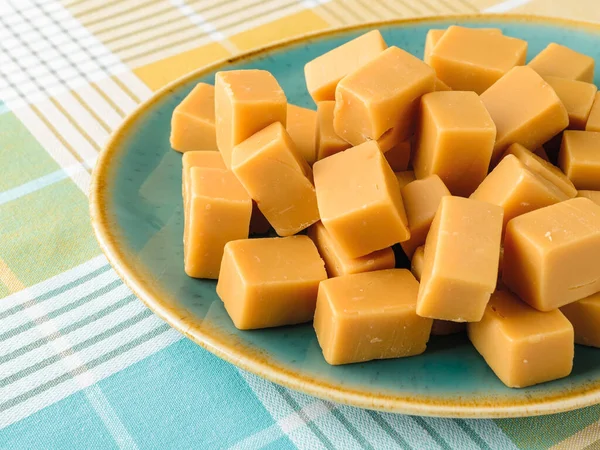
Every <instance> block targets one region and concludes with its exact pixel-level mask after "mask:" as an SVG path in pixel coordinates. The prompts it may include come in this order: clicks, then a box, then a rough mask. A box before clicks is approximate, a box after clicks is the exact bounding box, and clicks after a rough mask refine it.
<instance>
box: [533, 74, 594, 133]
mask: <svg viewBox="0 0 600 450" xmlns="http://www.w3.org/2000/svg"><path fill="white" fill-rule="evenodd" d="M544 80H546V82H547V83H548V84H549V85H550V86H552V89H554V92H556V95H558V98H560V101H561V102H562V103H563V105H565V108H567V113H568V114H569V128H570V129H572V130H583V129H585V124H586V123H587V121H588V117H589V115H590V112H591V110H592V105H593V103H594V98H595V97H596V93H597V92H598V88H597V87H596V85H594V84H591V83H585V82H584V81H576V80H569V79H566V78H558V77H550V76H545V77H544Z"/></svg>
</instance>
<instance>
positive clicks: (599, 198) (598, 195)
mask: <svg viewBox="0 0 600 450" xmlns="http://www.w3.org/2000/svg"><path fill="white" fill-rule="evenodd" d="M577 197H585V198H589V199H590V200H591V201H593V202H594V203H596V204H597V205H600V191H585V190H584V191H577Z"/></svg>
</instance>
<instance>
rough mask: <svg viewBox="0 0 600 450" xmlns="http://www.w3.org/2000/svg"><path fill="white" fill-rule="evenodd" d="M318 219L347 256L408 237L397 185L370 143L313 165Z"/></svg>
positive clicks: (376, 150) (369, 251)
mask: <svg viewBox="0 0 600 450" xmlns="http://www.w3.org/2000/svg"><path fill="white" fill-rule="evenodd" d="M314 177H315V187H316V190H317V202H318V205H319V213H320V214H321V221H322V222H323V225H324V226H325V228H326V229H327V231H328V232H329V233H330V234H331V236H332V238H333V239H335V240H336V241H337V243H338V244H339V246H340V248H341V249H342V250H343V251H344V252H345V253H346V254H347V255H348V256H349V257H351V258H358V257H360V256H364V255H368V254H369V253H371V252H374V251H376V250H381V249H384V248H386V247H390V246H392V245H394V244H396V243H398V242H402V241H405V240H407V239H408V238H409V237H410V232H409V230H408V223H407V219H406V213H405V211H404V205H403V203H402V196H401V195H400V189H399V187H398V181H397V180H396V177H395V176H394V172H392V169H391V168H390V166H389V164H388V163H387V161H386V160H385V158H384V156H383V153H381V151H380V150H379V147H378V146H377V143H376V142H374V141H371V142H366V143H364V144H361V145H358V146H356V147H353V148H351V149H348V150H345V151H343V152H341V153H337V154H335V155H333V156H330V157H329V158H325V159H322V160H320V161H317V162H316V163H315V165H314Z"/></svg>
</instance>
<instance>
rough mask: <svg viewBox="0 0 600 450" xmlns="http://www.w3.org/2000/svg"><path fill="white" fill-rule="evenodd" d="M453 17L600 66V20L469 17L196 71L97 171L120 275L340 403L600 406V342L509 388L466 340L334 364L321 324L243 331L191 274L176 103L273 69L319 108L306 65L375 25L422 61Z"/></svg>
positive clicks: (352, 31) (195, 333)
mask: <svg viewBox="0 0 600 450" xmlns="http://www.w3.org/2000/svg"><path fill="white" fill-rule="evenodd" d="M451 24H461V25H467V26H474V27H480V26H481V27H499V28H501V29H502V30H503V31H504V33H505V34H507V35H510V36H514V37H518V38H522V39H525V40H527V41H528V42H529V51H528V54H529V57H530V58H531V56H532V55H535V54H537V53H538V52H539V51H540V50H541V49H542V48H544V47H545V46H546V45H547V44H548V43H550V42H559V43H562V44H564V45H567V46H569V47H572V48H574V49H576V50H579V51H581V52H583V53H586V54H588V55H591V56H593V57H595V58H596V60H598V61H600V27H594V26H593V25H589V24H584V23H576V22H569V21H563V20H552V19H542V18H535V17H528V16H486V17H482V16H458V17H452V18H441V19H437V18H436V19H422V20H411V21H393V22H385V23H377V24H370V25H364V26H359V27H355V28H348V29H342V30H337V31H328V32H324V33H319V34H314V35H310V36H305V37H302V38H299V39H295V40H292V41H288V42H284V43H278V44H276V45H274V46H271V47H268V48H265V49H261V50H258V51H254V52H252V53H249V54H246V55H242V56H239V57H235V58H232V59H230V60H227V61H223V62H221V63H218V64H215V65H212V66H210V67H207V68H203V69H200V70H198V71H196V72H193V73H191V74H189V75H187V76H185V77H184V78H182V79H180V80H178V81H176V82H174V83H172V84H171V85H169V86H167V87H166V88H164V89H162V90H161V91H159V92H157V93H156V95H154V97H152V98H151V99H150V100H149V101H147V102H146V103H144V104H143V105H141V106H140V107H139V108H138V109H137V111H135V112H134V113H133V114H132V115H131V116H130V117H129V118H128V119H127V120H126V121H125V122H124V123H123V125H122V126H121V127H120V128H119V129H118V130H117V132H116V133H115V134H114V136H113V138H112V140H111V142H110V143H109V144H108V146H107V148H106V149H105V150H104V151H103V152H102V154H101V155H100V159H99V161H98V164H97V166H96V169H95V172H94V179H93V185H92V190H91V215H92V220H93V224H94V228H95V232H96V236H97V238H98V241H99V242H100V245H101V247H102V249H103V251H104V252H105V253H106V255H107V257H108V259H109V261H110V262H111V264H112V265H113V266H114V268H115V269H116V271H117V272H118V273H119V275H120V276H121V278H123V280H124V281H125V283H127V285H128V286H129V287H130V288H131V289H132V290H133V291H134V292H135V293H136V294H137V295H138V297H139V298H140V299H141V300H142V301H143V302H144V303H145V304H146V305H147V306H148V307H149V308H150V309H151V310H153V311H154V312H155V313H156V314H157V315H158V316H160V317H161V318H163V319H164V320H165V321H166V322H168V323H169V324H170V325H172V326H173V327H174V328H176V329H177V330H179V331H180V332H181V333H183V334H184V335H186V336H187V337H189V338H190V339H192V340H193V341H195V342H197V343H198V344H200V345H201V346H203V347H204V348H206V349H208V350H209V351H211V352H213V353H215V354H217V355H218V356H220V357H221V358H223V359H225V360H227V361H229V362H231V363H232V364H236V365H238V366H240V367H242V368H244V369H246V370H248V371H250V372H253V373H255V374H258V375H260V376H262V377H264V378H267V379H269V380H271V381H274V382H275V383H279V384H281V385H284V386H287V387H289V388H292V389H296V390H298V391H302V392H305V393H308V394H312V395H315V396H317V397H321V398H325V399H329V400H332V401H335V402H341V403H346V404H349V405H355V406H360V407H363V408H371V409H379V410H386V411H393V412H399V413H406V414H418V415H431V416H448V417H516V416H529V415H537V414H549V413H555V412H559V411H564V410H569V409H574V408H579V407H583V406H587V405H590V404H594V403H598V402H600V349H593V348H587V347H581V346H577V349H576V352H575V365H574V368H573V373H572V375H571V376H569V377H567V378H564V379H562V380H557V381H553V382H550V383H545V384H542V385H539V386H534V387H531V388H526V389H509V388H507V387H505V386H504V385H503V384H502V383H501V382H500V381H499V380H498V378H496V376H495V375H494V373H493V372H492V371H491V370H490V369H489V368H488V366H487V365H486V364H485V362H484V360H483V358H481V356H479V354H478V353H477V352H476V351H475V350H474V349H473V347H472V346H471V345H470V344H469V342H468V340H467V338H466V337H465V336H464V335H456V336H449V337H432V339H431V341H430V343H429V345H428V348H427V351H426V352H425V353H424V354H423V355H420V356H415V357H411V358H404V359H396V360H386V361H375V362H369V363H366V364H353V365H347V366H337V367H332V366H329V365H328V364H327V363H326V362H325V360H324V359H323V356H322V354H321V350H320V348H319V345H318V343H317V340H316V337H315V333H314V331H313V328H312V325H311V324H306V325H301V326H293V327H284V328H276V329H269V330H258V331H239V330H237V329H236V328H235V327H234V326H233V324H232V322H231V320H230V319H229V317H228V316H227V313H226V312H225V309H224V308H223V304H222V302H221V301H220V300H219V298H218V297H217V295H216V293H215V282H214V281H207V280H197V279H192V278H189V277H187V276H186V275H185V273H184V271H183V244H182V235H183V208H182V200H181V154H179V153H177V152H175V151H173V150H171V148H170V146H169V131H170V120H171V114H172V112H173V108H174V107H175V106H176V105H177V104H178V103H179V102H180V101H181V100H182V99H183V98H184V97H185V95H186V94H187V93H188V92H189V91H190V90H191V89H192V87H193V86H194V85H195V84H196V83H198V82H200V81H203V82H207V83H211V84H212V83H213V82H214V74H215V72H216V71H218V70H228V69H249V68H261V69H266V70H269V71H270V72H272V73H273V75H275V77H276V78H277V79H278V80H279V82H280V84H281V86H282V87H283V88H284V90H285V92H286V94H287V97H288V100H289V101H290V102H291V103H296V104H298V105H301V106H307V107H313V108H314V104H313V103H312V100H311V98H310V97H309V95H308V93H307V91H306V87H305V84H304V75H303V67H304V64H305V63H306V62H307V61H309V60H311V59H313V58H314V57H316V56H318V55H320V54H322V53H324V52H326V51H328V50H330V49H331V48H333V47H335V46H338V45H340V44H342V43H344V42H346V41H348V40H349V39H352V38H354V37H356V36H358V35H360V34H362V33H364V32H365V31H368V30H370V29H374V28H378V29H380V30H381V32H382V33H383V36H384V38H385V40H386V41H387V43H388V44H389V45H396V46H399V47H401V48H403V49H405V50H407V51H409V52H412V53H413V54H415V55H417V56H419V57H421V56H422V54H423V43H424V41H425V34H426V33H427V30H429V29H430V28H445V27H447V26H449V25H451ZM596 82H598V77H597V78H596Z"/></svg>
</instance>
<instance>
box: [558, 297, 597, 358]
mask: <svg viewBox="0 0 600 450" xmlns="http://www.w3.org/2000/svg"><path fill="white" fill-rule="evenodd" d="M560 311H561V312H562V313H563V314H564V315H565V316H566V317H567V319H569V322H571V325H573V328H574V329H575V343H576V344H580V345H587V346H589V347H600V292H598V293H596V294H592V295H590V296H589V297H586V298H584V299H583V300H579V301H577V302H573V303H570V304H568V305H565V306H563V307H562V308H560Z"/></svg>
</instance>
